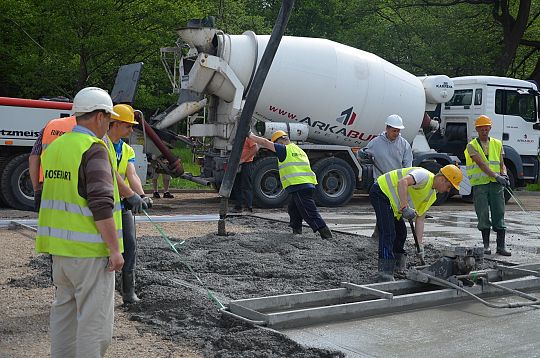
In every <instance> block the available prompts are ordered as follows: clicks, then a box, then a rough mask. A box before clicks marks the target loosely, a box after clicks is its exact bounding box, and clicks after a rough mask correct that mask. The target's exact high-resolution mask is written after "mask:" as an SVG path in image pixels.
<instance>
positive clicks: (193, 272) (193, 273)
mask: <svg viewBox="0 0 540 358" xmlns="http://www.w3.org/2000/svg"><path fill="white" fill-rule="evenodd" d="M143 212H144V215H146V217H147V218H148V220H149V221H150V222H151V223H152V225H154V227H155V228H156V229H157V230H158V231H159V233H160V234H161V237H162V238H163V240H164V241H165V242H166V243H167V244H168V245H169V246H170V247H171V249H172V250H173V251H174V252H175V253H176V254H177V255H178V257H179V258H180V261H181V262H182V263H183V264H184V265H186V267H187V268H188V270H189V272H190V273H191V274H192V275H193V277H195V279H196V280H197V281H198V282H199V283H200V284H201V286H202V287H203V288H204V289H205V291H206V294H207V296H208V298H209V299H210V300H211V301H212V302H213V303H214V304H215V305H216V306H217V307H218V308H219V309H220V310H223V309H224V308H225V306H224V305H223V304H222V303H221V302H220V301H219V300H218V299H217V298H216V296H215V295H214V294H213V293H212V291H210V289H208V288H207V287H206V286H205V285H204V283H203V282H202V281H201V279H200V278H199V276H198V275H197V273H196V272H195V271H194V270H193V269H192V268H191V266H190V265H189V264H188V263H187V262H186V261H184V260H183V258H182V255H181V254H180V252H178V250H177V249H176V245H182V244H183V243H184V242H186V241H185V240H182V242H177V243H176V244H173V243H172V242H171V240H170V239H169V237H168V236H167V235H166V234H165V232H164V231H163V229H162V228H161V226H159V225H158V224H156V223H155V222H154V221H152V219H151V218H150V216H148V213H147V212H146V210H144V209H143Z"/></svg>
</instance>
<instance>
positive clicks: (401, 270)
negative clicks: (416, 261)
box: [394, 254, 407, 276]
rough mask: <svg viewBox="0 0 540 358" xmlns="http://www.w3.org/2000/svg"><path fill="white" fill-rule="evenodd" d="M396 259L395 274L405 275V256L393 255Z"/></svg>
mask: <svg viewBox="0 0 540 358" xmlns="http://www.w3.org/2000/svg"><path fill="white" fill-rule="evenodd" d="M394 257H395V258H396V268H395V269H394V271H395V273H396V274H398V275H401V276H403V275H405V274H406V271H407V255H406V254H394Z"/></svg>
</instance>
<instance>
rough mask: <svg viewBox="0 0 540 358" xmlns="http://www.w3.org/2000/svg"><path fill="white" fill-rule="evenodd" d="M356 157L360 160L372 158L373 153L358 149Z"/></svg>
mask: <svg viewBox="0 0 540 358" xmlns="http://www.w3.org/2000/svg"><path fill="white" fill-rule="evenodd" d="M358 158H359V159H361V160H372V159H373V155H372V154H371V153H368V152H366V151H365V150H359V151H358Z"/></svg>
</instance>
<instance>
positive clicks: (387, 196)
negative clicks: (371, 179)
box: [369, 164, 463, 282]
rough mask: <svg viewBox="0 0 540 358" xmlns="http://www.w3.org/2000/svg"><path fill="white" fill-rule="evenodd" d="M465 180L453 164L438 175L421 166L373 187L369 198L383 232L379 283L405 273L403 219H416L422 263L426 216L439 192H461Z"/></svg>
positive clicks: (387, 176) (386, 177)
mask: <svg viewBox="0 0 540 358" xmlns="http://www.w3.org/2000/svg"><path fill="white" fill-rule="evenodd" d="M462 177H463V175H462V173H461V170H460V169H459V168H458V167H457V166H455V165H452V164H449V165H446V166H444V167H443V168H441V170H440V171H439V172H438V173H437V174H433V173H431V172H429V171H428V170H426V169H423V168H417V167H411V168H404V169H396V170H393V171H391V172H388V173H386V174H384V175H381V176H380V177H379V178H378V179H377V181H376V182H375V183H374V184H373V186H372V187H371V190H370V192H369V199H370V201H371V205H373V208H374V209H375V215H376V218H377V227H378V229H379V261H378V271H379V274H378V281H379V282H384V281H393V280H394V269H395V270H396V271H398V272H400V273H401V272H403V271H404V270H405V269H406V268H407V255H406V253H405V250H404V246H405V239H406V238H407V228H406V226H405V221H404V220H403V219H406V220H410V222H412V220H413V219H416V220H415V221H416V222H415V224H416V225H414V226H415V231H416V232H415V233H416V239H417V241H418V244H417V248H418V251H417V255H418V257H419V259H420V260H421V261H422V260H423V259H424V245H423V237H424V219H425V214H426V212H427V211H428V209H429V208H430V207H431V205H433V203H434V202H435V200H436V199H437V193H436V192H439V193H446V192H448V191H450V189H451V188H452V187H454V188H456V189H457V190H459V185H460V183H461V179H462ZM411 227H412V225H411Z"/></svg>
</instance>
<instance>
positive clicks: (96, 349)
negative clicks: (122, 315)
mask: <svg viewBox="0 0 540 358" xmlns="http://www.w3.org/2000/svg"><path fill="white" fill-rule="evenodd" d="M108 261H109V260H108V258H107V257H100V258H73V257H64V256H52V275H53V283H54V285H55V286H56V292H55V294H54V301H53V303H52V307H51V321H50V334H51V358H72V357H76V358H98V357H103V356H104V355H105V351H106V350H107V347H108V346H109V345H110V344H111V341H112V332H113V322H114V272H108V271H107V263H108Z"/></svg>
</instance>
